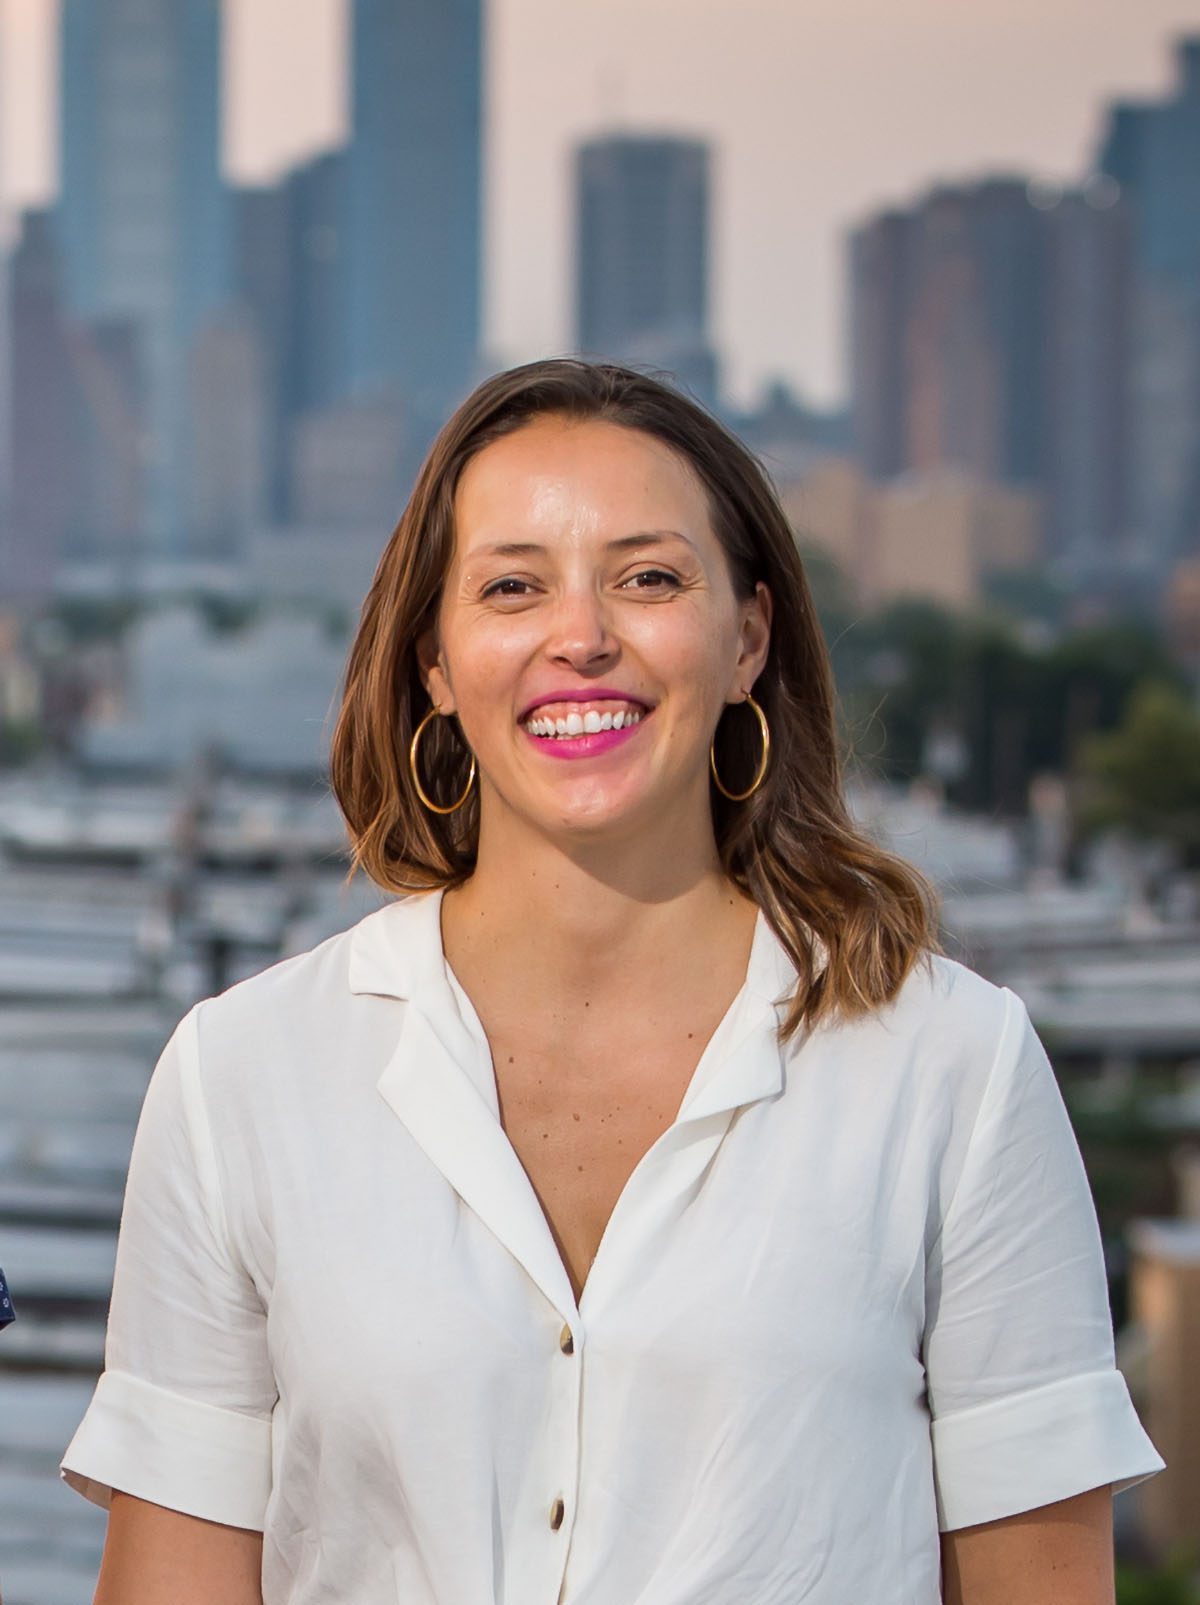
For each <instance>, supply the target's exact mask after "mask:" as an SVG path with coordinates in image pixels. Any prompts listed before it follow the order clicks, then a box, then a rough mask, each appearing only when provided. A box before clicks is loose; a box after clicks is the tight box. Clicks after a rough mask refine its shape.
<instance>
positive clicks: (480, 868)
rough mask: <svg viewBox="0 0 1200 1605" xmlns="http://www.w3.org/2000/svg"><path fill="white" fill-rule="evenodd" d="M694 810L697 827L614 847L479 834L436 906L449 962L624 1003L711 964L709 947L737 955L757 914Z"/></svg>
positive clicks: (505, 829)
mask: <svg viewBox="0 0 1200 1605" xmlns="http://www.w3.org/2000/svg"><path fill="white" fill-rule="evenodd" d="M704 806H705V823H706V826H707V828H706V829H705V830H703V831H700V830H693V831H690V832H687V831H681V830H669V829H668V830H654V831H652V832H650V833H649V834H647V833H645V832H641V833H639V834H637V835H636V836H631V837H630V838H628V839H626V840H624V841H621V842H612V841H609V842H604V843H600V842H592V843H590V844H589V843H585V844H581V843H580V842H578V841H572V842H569V843H568V842H563V841H561V840H556V839H553V838H548V837H547V836H545V835H543V834H541V833H533V832H530V831H527V830H525V829H523V828H522V825H521V822H520V821H514V820H511V819H509V820H506V821H505V824H504V825H503V826H502V827H500V828H493V829H492V830H490V831H489V830H487V829H481V832H480V842H479V854H478V859H477V863H476V869H475V872H474V874H473V875H472V876H471V878H470V880H469V881H467V882H466V883H465V884H464V885H463V886H462V887H460V888H458V889H457V890H455V891H453V892H449V893H447V895H446V898H445V900H444V902H443V909H442V931H443V939H444V941H445V944H446V951H447V954H448V956H449V957H450V959H451V963H452V965H453V964H454V962H455V957H456V955H459V956H461V958H462V960H463V961H464V962H466V961H467V960H468V958H477V959H479V960H481V961H482V960H485V959H486V960H487V961H488V962H489V963H491V964H494V965H497V966H500V967H503V968H504V969H505V970H506V971H507V970H509V968H510V967H511V969H512V971H513V972H514V974H515V975H520V976H523V977H525V978H526V979H525V980H524V981H523V982H522V983H521V984H522V985H523V986H525V987H529V986H532V987H533V988H534V989H536V990H537V991H538V992H539V993H540V994H542V995H543V996H554V997H560V998H561V997H571V996H582V997H594V996H595V995H596V993H597V992H598V991H601V990H602V989H603V988H604V987H605V986H612V987H614V988H615V987H617V986H620V987H622V988H623V989H624V994H623V995H625V996H626V997H627V998H628V999H630V1000H631V1001H632V1000H633V999H634V998H635V997H636V998H641V999H645V998H647V997H650V996H652V994H653V989H654V987H655V986H660V985H669V984H671V982H672V977H673V976H677V975H680V974H688V975H693V976H694V975H695V974H696V973H698V971H702V970H703V969H704V968H705V967H708V966H711V963H712V956H713V952H714V944H716V943H722V944H726V945H727V944H728V943H729V942H735V943H737V944H739V946H740V947H741V948H743V949H744V952H743V957H746V956H748V954H749V947H750V942H751V940H752V935H753V925H754V916H755V913H756V910H755V908H754V905H753V904H752V903H751V902H750V901H749V899H747V898H746V897H745V895H744V894H743V893H742V892H741V891H740V890H739V889H738V888H737V887H735V886H734V885H733V884H732V882H730V881H729V880H728V878H727V877H726V876H725V874H724V873H723V871H722V869H721V866H720V861H719V858H718V856H717V849H716V842H715V840H714V838H713V835H712V829H711V824H710V823H708V814H707V798H705V805H704ZM485 812H486V811H485ZM529 977H535V978H536V979H535V980H534V981H532V982H530V981H529V979H528V978H529ZM634 986H636V989H637V990H636V993H635V992H633V991H632V988H633V987H634Z"/></svg>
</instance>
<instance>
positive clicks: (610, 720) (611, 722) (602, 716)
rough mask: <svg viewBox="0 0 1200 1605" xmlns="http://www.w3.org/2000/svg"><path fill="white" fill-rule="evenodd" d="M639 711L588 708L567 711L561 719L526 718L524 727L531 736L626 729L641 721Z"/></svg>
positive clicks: (591, 733)
mask: <svg viewBox="0 0 1200 1605" xmlns="http://www.w3.org/2000/svg"><path fill="white" fill-rule="evenodd" d="M641 717H642V715H641V713H640V712H638V711H637V710H635V709H633V708H628V709H626V708H622V709H621V710H620V711H619V712H618V713H597V712H596V710H595V709H594V708H589V709H588V711H587V712H586V713H584V714H578V713H568V714H567V715H566V716H565V717H564V718H561V719H548V718H539V717H537V716H536V715H535V716H534V717H533V718H531V719H528V720H526V723H525V728H526V729H527V730H528V731H529V733H530V735H533V736H582V735H585V734H586V735H595V734H596V733H597V732H598V731H601V730H628V728H629V727H630V725H635V724H638V723H640V722H641Z"/></svg>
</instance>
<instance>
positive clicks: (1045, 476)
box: [850, 178, 1129, 578]
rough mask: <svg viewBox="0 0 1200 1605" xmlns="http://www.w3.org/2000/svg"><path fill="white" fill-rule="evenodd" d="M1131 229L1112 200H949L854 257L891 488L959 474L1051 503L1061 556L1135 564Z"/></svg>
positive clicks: (910, 214) (1019, 192)
mask: <svg viewBox="0 0 1200 1605" xmlns="http://www.w3.org/2000/svg"><path fill="white" fill-rule="evenodd" d="M1128 254H1129V231H1128V219H1127V217H1126V215H1125V213H1124V211H1123V209H1122V207H1121V205H1120V202H1119V198H1118V196H1117V194H1116V192H1115V190H1114V188H1113V186H1112V185H1111V184H1104V183H1098V184H1093V185H1089V186H1088V187H1086V188H1085V189H1084V190H1082V191H1079V192H1075V193H1071V194H1068V195H1062V194H1058V193H1048V192H1044V191H1041V190H1039V189H1037V188H1035V187H1034V186H1032V185H1031V184H1029V183H1028V182H1026V181H1025V180H1024V179H1018V178H996V179H992V180H989V181H986V182H984V183H981V184H978V185H974V186H969V187H958V186H953V187H951V186H946V187H940V188H937V189H935V190H933V191H932V192H931V193H930V194H928V195H927V196H925V197H924V198H923V199H922V200H921V201H919V202H918V203H917V204H916V205H915V206H914V207H912V208H911V209H910V210H908V211H904V212H900V211H891V212H887V213H884V214H882V215H880V216H877V217H875V218H873V219H871V220H869V221H868V222H867V223H865V224H864V225H863V226H862V227H861V228H860V229H858V230H857V231H856V232H855V233H854V235H853V236H852V237H851V241H850V341H851V352H850V367H851V391H852V399H851V412H852V424H853V434H854V441H855V450H856V455H857V457H858V459H859V461H860V462H861V463H862V465H863V466H864V468H865V469H866V470H867V471H868V472H869V473H870V474H871V475H873V476H874V477H875V478H877V479H881V480H886V479H890V478H893V477H895V476H897V475H899V474H902V473H905V472H907V471H910V470H912V471H916V472H917V473H920V474H929V473H933V472H935V471H937V470H940V469H942V468H947V467H953V468H959V469H966V470H968V471H969V472H970V473H971V474H973V475H974V476H975V477H976V478H977V479H980V480H982V481H985V482H991V483H995V484H1002V485H1009V486H1014V487H1019V488H1023V489H1026V490H1029V491H1037V492H1038V493H1040V495H1041V497H1042V500H1043V505H1044V508H1045V515H1046V523H1045V526H1044V533H1045V541H1046V555H1047V556H1048V557H1050V558H1051V559H1052V560H1054V561H1055V563H1056V564H1057V565H1058V566H1059V567H1060V569H1061V570H1062V571H1063V572H1064V574H1067V573H1069V574H1073V575H1075V576H1076V577H1079V578H1084V577H1087V578H1092V577H1095V576H1097V575H1098V574H1099V573H1101V572H1102V571H1105V570H1107V569H1110V568H1111V567H1112V566H1113V565H1114V564H1116V563H1118V562H1119V561H1120V560H1121V556H1122V553H1123V549H1124V548H1123V542H1124V536H1125V530H1126V523H1127V506H1126V487H1125V477H1124V455H1123V454H1124V446H1125V441H1126V427H1125V426H1126V421H1127V395H1126V387H1125V377H1126V373H1127V330H1128V295H1127V290H1128Z"/></svg>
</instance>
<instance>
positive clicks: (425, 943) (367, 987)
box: [349, 889, 824, 1005]
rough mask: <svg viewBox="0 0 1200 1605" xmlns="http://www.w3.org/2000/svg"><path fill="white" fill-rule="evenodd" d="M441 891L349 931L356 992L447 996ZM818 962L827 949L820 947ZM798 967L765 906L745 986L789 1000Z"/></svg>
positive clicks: (771, 998)
mask: <svg viewBox="0 0 1200 1605" xmlns="http://www.w3.org/2000/svg"><path fill="white" fill-rule="evenodd" d="M442 896H443V893H442V891H441V890H440V889H439V890H437V891H433V892H416V893H413V894H412V895H411V896H408V897H402V898H399V899H397V900H396V901H395V902H392V903H386V904H385V905H384V906H383V908H379V909H376V910H375V911H374V913H371V914H368V915H367V916H366V917H365V918H364V919H361V920H359V922H358V924H357V925H356V926H354V928H353V929H352V931H351V932H350V963H349V985H350V990H351V992H367V993H374V994H376V995H377V996H380V997H390V998H407V999H412V1000H415V1001H418V1002H422V1003H424V1002H426V1001H430V1000H433V999H439V998H440V999H444V998H445V997H446V995H447V994H449V993H450V992H451V988H450V982H449V979H448V974H447V969H446V958H445V951H444V949H443V947H442ZM817 958H818V966H820V965H821V964H822V963H823V962H824V954H823V953H822V952H821V951H818V955H817ZM795 984H796V970H795V966H794V965H793V964H792V961H791V959H790V958H789V957H788V954H787V950H786V949H785V948H784V946H783V943H782V942H781V941H780V940H779V938H778V937H777V936H776V935H775V932H774V931H773V930H772V929H771V926H770V923H769V922H768V920H767V917H766V915H765V914H764V913H763V912H762V910H761V909H760V910H759V912H758V916H757V918H756V920H755V926H754V937H753V940H752V942H751V945H750V960H749V963H748V964H747V966H746V990H747V991H748V992H750V993H752V994H753V995H754V996H755V997H756V998H758V999H760V1000H761V1001H763V1002H766V1003H770V1004H773V1005H774V1004H782V1003H784V1002H786V1000H787V998H788V996H789V995H790V993H791V991H792V988H793V987H794V986H795Z"/></svg>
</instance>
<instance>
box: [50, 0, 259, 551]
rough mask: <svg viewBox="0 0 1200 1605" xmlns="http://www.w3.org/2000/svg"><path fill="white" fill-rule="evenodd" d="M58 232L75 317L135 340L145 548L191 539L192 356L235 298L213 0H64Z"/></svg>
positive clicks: (175, 546)
mask: <svg viewBox="0 0 1200 1605" xmlns="http://www.w3.org/2000/svg"><path fill="white" fill-rule="evenodd" d="M61 29H62V31H61V59H62V75H61V76H62V95H61V107H62V111H61V146H62V192H61V199H60V203H59V209H58V232H59V240H60V244H61V248H62V252H63V259H64V269H65V291H66V300H67V304H68V308H69V310H70V312H71V313H72V314H73V315H74V316H75V317H76V318H77V319H82V320H86V321H89V322H93V321H99V320H112V319H120V320H123V321H126V322H127V323H128V324H129V325H130V326H131V327H132V328H133V330H134V331H135V337H136V341H137V357H138V361H139V364H140V366H141V369H142V377H143V382H144V386H145V391H146V395H147V398H148V418H149V429H148V438H147V440H146V441H145V442H144V451H145V456H146V483H147V497H146V511H145V520H144V528H143V529H142V530H141V531H139V532H138V533H139V534H140V535H141V537H142V539H143V541H144V542H145V543H146V544H147V545H148V546H149V547H150V548H152V549H154V550H157V551H159V552H169V551H173V550H178V549H179V548H180V547H181V546H182V544H183V542H184V539H185V534H186V531H185V528H184V522H185V513H184V507H183V498H184V492H183V485H184V483H185V479H186V466H185V458H186V451H187V438H188V428H187V413H186V400H185V398H186V389H187V380H186V375H187V370H188V363H189V358H190V348H191V345H192V342H193V340H194V338H195V336H196V333H197V330H198V329H199V328H200V326H201V324H202V323H203V322H204V320H205V318H206V317H208V316H209V315H210V314H211V313H213V312H214V311H215V310H216V309H217V308H218V307H219V306H220V304H221V303H222V302H223V300H224V299H225V297H226V295H227V294H228V290H229V238H228V218H227V200H226V194H225V190H224V187H223V185H222V182H221V177H220V172H219V133H220V4H219V0H64V3H63V9H62V24H61Z"/></svg>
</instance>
